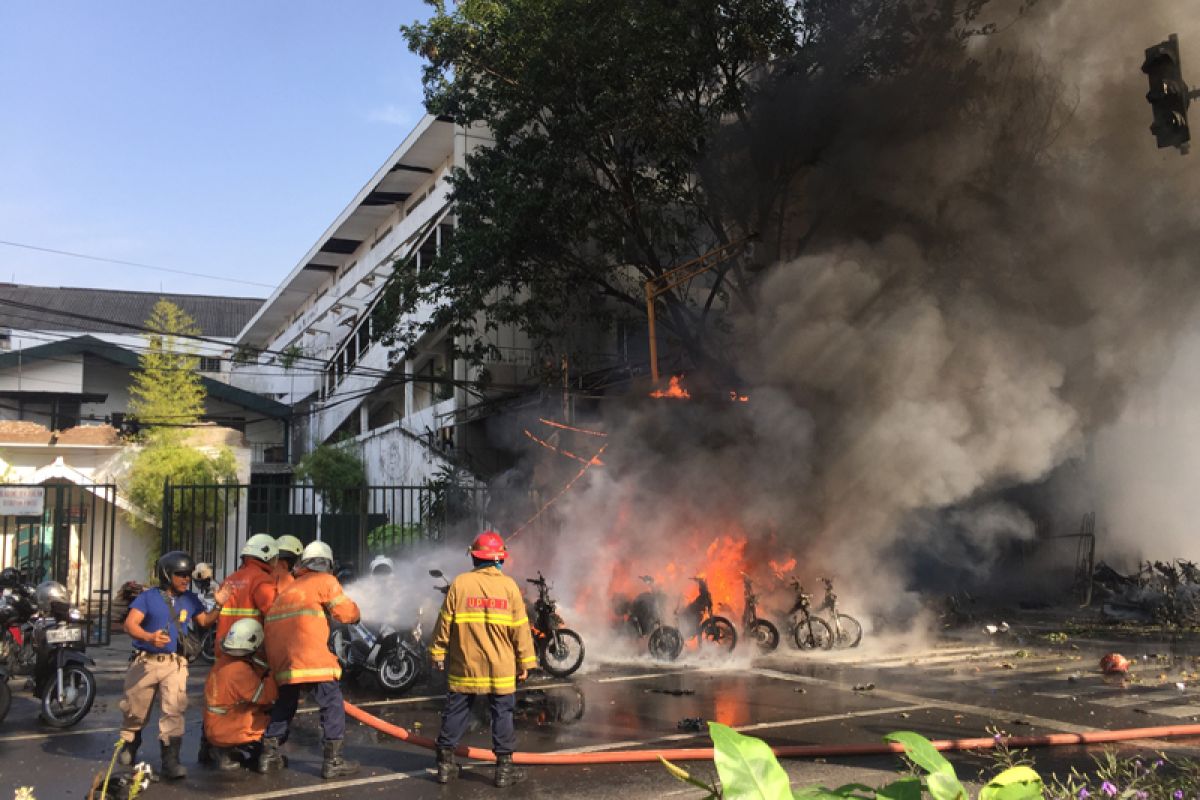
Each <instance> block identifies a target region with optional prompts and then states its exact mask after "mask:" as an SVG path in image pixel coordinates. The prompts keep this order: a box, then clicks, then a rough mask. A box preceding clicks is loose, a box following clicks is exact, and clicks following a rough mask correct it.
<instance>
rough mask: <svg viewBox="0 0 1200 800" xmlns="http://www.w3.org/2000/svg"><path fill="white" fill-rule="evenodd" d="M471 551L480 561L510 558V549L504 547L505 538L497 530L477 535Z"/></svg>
mask: <svg viewBox="0 0 1200 800" xmlns="http://www.w3.org/2000/svg"><path fill="white" fill-rule="evenodd" d="M469 552H470V553H471V555H472V556H473V557H474V558H478V559H479V560H480V561H503V560H504V559H506V558H508V551H507V550H505V549H504V539H502V538H500V534H498V533H496V532H495V531H484V532H483V533H481V534H479V535H478V536H476V537H475V541H474V542H472V543H471V549H470V551H469Z"/></svg>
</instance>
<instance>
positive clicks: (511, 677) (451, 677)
mask: <svg viewBox="0 0 1200 800" xmlns="http://www.w3.org/2000/svg"><path fill="white" fill-rule="evenodd" d="M429 654H430V655H431V656H432V657H433V658H434V659H438V660H441V659H445V661H446V682H447V685H448V686H449V689H450V691H452V692H461V693H463V694H512V693H513V692H515V691H516V690H517V673H518V672H520V671H521V670H522V669H528V668H530V667H532V666H534V665H536V664H537V655H536V654H535V653H534V650H533V637H532V635H530V632H529V619H528V618H527V617H526V616H525V601H524V599H522V597H521V590H520V589H519V588H517V583H516V581H514V580H513V579H512V578H510V577H508V576H507V575H505V574H504V573H502V572H501V571H500V570H499V569H497V568H496V567H484V568H482V569H477V570H473V571H471V572H464V573H463V574H462V575H459V576H458V577H457V578H455V579H454V582H453V583H451V584H450V590H449V591H448V592H446V601H445V602H444V603H442V610H441V613H440V614H438V621H437V626H436V627H435V628H434V632H433V646H432V647H430V648H429ZM518 664H519V665H520V666H519V667H518Z"/></svg>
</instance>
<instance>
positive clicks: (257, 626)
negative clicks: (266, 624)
mask: <svg viewBox="0 0 1200 800" xmlns="http://www.w3.org/2000/svg"><path fill="white" fill-rule="evenodd" d="M263 639H264V636H263V626H262V623H261V622H259V621H258V620H256V619H239V620H238V621H237V622H235V623H233V626H232V627H230V629H229V633H227V634H225V640H224V641H223V642H221V650H223V651H224V652H225V653H227V654H229V655H231V656H248V655H251V654H252V653H254V651H255V650H257V649H258V648H259V647H261V646H262V643H263Z"/></svg>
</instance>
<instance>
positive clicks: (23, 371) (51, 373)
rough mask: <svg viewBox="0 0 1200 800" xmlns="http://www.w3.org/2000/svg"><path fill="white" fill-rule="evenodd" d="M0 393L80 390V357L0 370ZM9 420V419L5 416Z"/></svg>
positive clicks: (42, 360)
mask: <svg viewBox="0 0 1200 800" xmlns="http://www.w3.org/2000/svg"><path fill="white" fill-rule="evenodd" d="M0 391H6V392H16V391H20V392H74V393H78V392H81V391H83V356H81V355H74V356H62V357H61V358H56V359H53V360H50V359H41V360H38V361H30V362H28V363H24V364H21V365H20V366H17V367H7V368H5V369H2V370H0ZM9 418H10V419H11V418H12V417H9Z"/></svg>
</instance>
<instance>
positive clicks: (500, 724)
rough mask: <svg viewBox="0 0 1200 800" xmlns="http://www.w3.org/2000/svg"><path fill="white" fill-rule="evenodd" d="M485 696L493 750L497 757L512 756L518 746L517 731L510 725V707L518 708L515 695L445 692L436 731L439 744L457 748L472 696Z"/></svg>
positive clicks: (511, 715) (464, 727)
mask: <svg viewBox="0 0 1200 800" xmlns="http://www.w3.org/2000/svg"><path fill="white" fill-rule="evenodd" d="M477 697H486V698H487V699H488V707H489V709H490V710H491V713H492V752H494V753H495V754H496V755H498V756H507V755H512V754H513V752H514V751H515V750H516V749H517V731H516V729H515V728H514V727H513V710H514V709H515V708H516V707H517V696H516V694H463V693H461V692H447V693H446V707H445V708H444V709H442V730H441V732H440V733H439V734H438V738H437V746H438V747H457V746H458V743H459V741H461V740H462V737H463V734H464V733H466V732H467V723H468V722H469V721H470V720H471V708H472V707H473V706H474V705H475V698H477Z"/></svg>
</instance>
